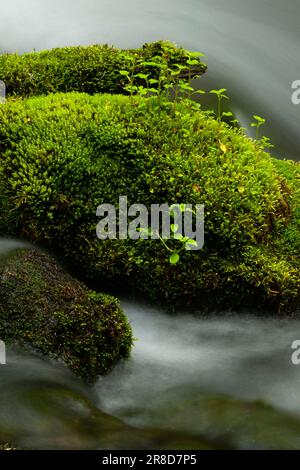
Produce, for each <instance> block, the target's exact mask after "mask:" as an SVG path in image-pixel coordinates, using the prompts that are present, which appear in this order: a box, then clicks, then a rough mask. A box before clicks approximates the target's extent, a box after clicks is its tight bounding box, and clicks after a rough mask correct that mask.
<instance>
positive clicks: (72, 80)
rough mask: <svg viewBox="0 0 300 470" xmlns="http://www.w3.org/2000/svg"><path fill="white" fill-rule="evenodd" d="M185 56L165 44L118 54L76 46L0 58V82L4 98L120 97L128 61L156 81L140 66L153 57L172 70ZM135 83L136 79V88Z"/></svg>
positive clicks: (104, 48)
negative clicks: (70, 94)
mask: <svg viewBox="0 0 300 470" xmlns="http://www.w3.org/2000/svg"><path fill="white" fill-rule="evenodd" d="M186 52H187V51H185V50H184V49H182V48H178V47H177V46H176V45H173V44H171V43H169V42H166V41H165V42H164V41H158V42H155V43H150V44H145V45H144V46H143V47H142V48H140V49H135V50H121V49H116V48H114V47H110V46H107V45H94V46H86V47H83V46H77V47H64V48H57V49H52V50H50V51H42V52H32V53H29V54H23V55H18V54H3V55H0V79H1V80H2V81H3V82H4V83H5V85H6V90H7V95H8V96H21V97H27V96H33V95H43V94H45V95H46V94H49V93H54V92H70V91H79V92H85V93H90V94H95V93H124V85H125V84H126V80H125V82H124V77H122V75H121V74H120V71H121V70H122V69H128V68H130V67H131V65H132V60H133V61H135V63H136V66H137V67H136V71H135V72H136V73H137V72H144V73H150V76H152V78H156V76H157V73H158V69H157V68H153V67H145V66H144V65H141V64H142V62H144V61H149V60H150V59H152V58H153V57H155V56H159V57H160V58H161V60H162V61H163V62H164V63H166V64H168V65H169V66H172V65H174V64H186V61H187V57H186ZM189 68H190V70H191V76H193V75H194V74H196V75H199V74H202V73H204V72H205V71H206V66H205V64H203V63H201V62H200V61H199V65H198V66H196V67H195V66H193V67H189ZM138 83H139V79H138V78H136V84H138Z"/></svg>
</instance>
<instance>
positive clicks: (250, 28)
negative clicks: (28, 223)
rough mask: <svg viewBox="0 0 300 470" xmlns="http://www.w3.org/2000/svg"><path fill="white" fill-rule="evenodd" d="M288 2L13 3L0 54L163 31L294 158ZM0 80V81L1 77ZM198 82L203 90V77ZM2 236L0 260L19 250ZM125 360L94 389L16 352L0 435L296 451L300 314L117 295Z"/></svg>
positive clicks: (207, 82) (297, 34)
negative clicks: (185, 305) (129, 341)
mask: <svg viewBox="0 0 300 470" xmlns="http://www.w3.org/2000/svg"><path fill="white" fill-rule="evenodd" d="M298 5H299V2H298V0H286V2H284V3H283V2H282V1H280V0H252V1H251V2H249V1H248V0H226V1H224V0H185V1H184V2H183V1H182V0H152V1H151V2H146V1H144V0H128V1H126V2H124V1H120V0H51V2H50V1H49V0H10V1H9V2H6V4H5V5H1V15H0V50H2V51H15V50H18V51H20V52H23V51H29V50H32V49H43V48H50V47H55V46H63V45H71V44H90V43H103V42H107V43H113V44H115V45H118V46H122V47H135V46H138V45H141V44H142V43H144V42H146V41H151V40H156V39H160V38H162V39H171V40H173V41H175V42H177V43H178V44H182V45H183V46H185V47H187V48H190V49H194V50H201V51H202V52H204V53H205V54H206V55H207V58H206V61H207V63H208V65H209V72H208V74H207V76H206V77H203V79H201V81H202V83H201V87H202V88H205V89H207V90H208V89H210V87H212V86H214V87H219V88H220V87H226V88H228V92H229V94H230V96H231V98H232V101H231V105H232V107H233V109H234V110H235V111H236V113H237V114H238V117H239V118H240V120H241V121H242V123H243V124H247V123H249V121H251V116H252V114H254V113H256V114H260V115H262V116H264V117H266V118H267V120H268V126H267V132H268V133H269V135H270V136H271V137H272V139H273V141H274V143H275V144H276V151H277V152H278V153H280V154H281V155H283V156H288V157H289V158H294V159H296V160H297V159H299V147H300V133H299V125H300V106H295V105H293V104H292V103H291V83H292V82H293V81H294V80H297V79H300V67H299V61H298V57H299V51H298V47H299V39H300V29H299V25H298V8H299V6H298ZM0 79H1V77H0ZM199 86H200V85H199ZM17 247H19V244H15V242H12V241H8V240H2V241H0V256H4V255H7V254H8V252H9V251H10V250H13V249H16V248H17ZM123 308H124V310H125V312H126V314H127V316H128V318H129V319H130V321H131V323H132V326H133V329H134V335H135V337H136V338H137V340H136V342H135V346H134V349H133V353H132V357H131V359H130V360H129V361H128V362H126V363H121V364H119V365H118V366H117V367H116V369H115V370H114V371H113V372H112V373H111V374H110V375H108V376H107V377H104V378H101V379H99V381H98V383H97V384H96V385H95V386H94V387H87V386H84V385H83V384H81V383H80V382H79V381H78V380H77V379H76V378H75V377H73V376H72V374H71V373H70V372H69V371H68V370H66V369H65V368H64V367H63V366H62V365H57V364H52V363H50V362H49V361H47V360H46V359H43V358H39V357H37V356H35V355H32V354H29V353H26V354H24V353H23V352H21V351H18V350H16V349H9V350H8V351H7V361H8V362H7V365H6V366H0V377H1V388H0V438H1V440H7V441H9V440H11V441H12V442H14V443H15V444H17V445H19V446H21V447H25V448H31V447H32V448H58V449H60V448H62V449H63V448H80V449H81V448H112V449H113V448H132V447H135V448H151V447H152V448H159V447H160V448H180V447H185V448H189V447H190V448H224V447H225V448H243V449H245V448H291V449H297V448H298V449H299V448H300V366H295V365H293V364H292V362H291V353H292V351H291V344H292V342H293V341H294V340H296V339H300V321H299V320H296V319H289V320H284V319H274V318H273V319H272V318H262V317H259V316H257V315H255V312H251V313H250V312H249V313H248V314H246V315H244V316H243V317H240V316H238V315H235V314H229V313H228V312H224V313H223V315H219V316H215V317H214V316H212V317H210V318H206V317H203V316H201V315H200V317H199V315H198V316H192V315H190V314H184V312H182V314H181V315H178V316H170V315H168V314H167V313H166V312H164V311H161V310H158V309H156V308H153V307H151V306H147V305H143V304H142V303H135V302H131V301H128V300H126V299H124V300H123Z"/></svg>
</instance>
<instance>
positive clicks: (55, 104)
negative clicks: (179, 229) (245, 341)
mask: <svg viewBox="0 0 300 470" xmlns="http://www.w3.org/2000/svg"><path fill="white" fill-rule="evenodd" d="M0 153H1V158H0V171H1V183H0V186H1V188H0V194H1V198H0V205H1V207H2V209H1V212H2V214H3V218H2V221H0V229H1V230H2V233H11V234H14V235H18V236H21V237H23V238H26V239H29V240H35V241H38V242H42V243H44V244H46V245H47V246H48V247H50V248H51V249H52V250H54V251H55V250H56V251H57V250H58V251H60V252H61V253H62V254H63V255H64V257H65V258H66V259H67V260H68V261H69V262H70V263H71V264H72V265H73V266H74V268H75V269H76V272H78V273H81V274H83V275H84V276H85V277H86V278H88V279H90V280H93V281H94V280H97V282H98V281H99V280H106V282H108V283H110V284H111V285H114V286H117V285H118V284H120V285H126V286H131V287H132V288H133V289H135V290H138V291H140V292H142V293H143V294H144V295H146V296H147V297H149V298H151V299H154V300H156V301H157V300H159V301H162V302H167V303H169V304H170V305H171V306H173V307H177V306H179V305H184V306H186V305H193V306H197V307H199V308H200V307H201V308H219V307H220V308H224V307H227V306H230V307H238V306H240V305H243V306H246V305H247V306H248V305H254V306H256V307H261V308H266V307H267V308H270V309H274V310H284V309H286V310H289V309H294V308H295V306H297V305H299V284H300V257H299V253H300V236H299V223H300V222H299V221H300V215H299V207H300V200H299V174H300V166H299V164H296V163H293V162H286V161H281V162H279V161H277V160H275V159H273V158H272V157H270V155H269V154H267V153H265V152H264V151H263V150H262V149H261V147H260V145H259V144H258V143H257V142H255V141H253V140H251V139H250V138H248V137H246V136H245V135H244V133H243V131H242V130H238V129H233V128H232V127H229V126H228V125H227V124H225V123H221V122H219V121H217V120H215V119H213V118H212V117H210V116H209V115H207V114H206V113H205V112H201V111H194V110H193V109H191V107H190V105H189V104H188V103H186V102H180V103H169V102H166V101H164V100H163V99H162V98H151V99H145V98H139V97H126V96H121V95H119V96H117V95H115V96H111V95H102V96H89V95H85V94H77V93H71V94H57V95H50V96H48V97H39V98H31V99H28V100H25V101H22V102H15V103H9V102H8V103H7V104H5V105H3V106H2V107H1V108H0ZM125 195H126V196H127V197H128V204H129V205H131V204H133V203H142V204H145V205H146V206H147V207H148V208H149V207H150V204H152V203H155V204H161V203H168V204H173V203H190V204H205V231H206V235H205V245H204V248H203V250H201V251H199V252H193V253H191V252H184V253H183V255H182V257H181V261H180V262H179V263H178V264H177V265H175V266H172V265H170V263H169V260H168V252H167V251H166V249H165V247H164V246H163V244H162V243H160V242H159V241H156V240H151V241H150V240H146V241H145V240H139V241H132V240H106V241H100V240H98V239H97V238H96V231H95V229H96V225H97V223H98V221H99V220H98V219H97V217H96V208H97V207H98V206H99V204H103V203H110V204H113V205H115V206H116V207H117V206H118V202H119V196H125ZM170 243H171V245H170V246H172V248H173V249H176V248H178V243H179V242H176V241H173V242H170Z"/></svg>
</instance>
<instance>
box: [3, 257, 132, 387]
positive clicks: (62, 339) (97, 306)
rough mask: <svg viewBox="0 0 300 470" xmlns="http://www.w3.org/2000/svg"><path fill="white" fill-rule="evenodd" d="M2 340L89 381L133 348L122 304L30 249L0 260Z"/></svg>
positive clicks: (110, 367) (125, 355) (124, 356)
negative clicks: (33, 352)
mask: <svg viewBox="0 0 300 470" xmlns="http://www.w3.org/2000/svg"><path fill="white" fill-rule="evenodd" d="M0 337H1V338H2V340H4V341H5V342H6V343H7V344H10V343H13V344H17V345H19V346H25V347H28V346H29V347H30V348H33V349H35V350H37V351H38V352H40V353H42V354H45V355H48V356H50V357H51V358H53V359H57V360H60V361H63V362H64V363H65V364H66V365H67V366H68V367H69V368H70V369H71V370H72V371H73V372H75V373H76V374H77V375H79V376H80V377H81V378H83V379H84V380H86V381H88V382H93V381H94V380H95V379H96V378H97V376H98V375H100V374H105V373H107V372H109V371H110V370H111V369H112V368H113V366H114V365H115V364H116V362H117V361H118V360H120V359H122V358H127V357H128V356H129V354H130V349H131V344H132V335H131V328H130V325H129V323H128V321H127V319H126V317H125V316H124V314H123V312H122V310H121V308H120V305H119V302H118V300H116V299H115V298H113V297H111V296H108V295H105V294H96V293H95V292H93V291H90V290H88V289H87V288H86V287H85V286H84V285H83V284H81V283H79V282H78V281H76V280H74V279H73V278H72V277H71V276H70V275H69V274H67V273H65V271H64V270H63V269H62V268H61V267H60V266H59V265H58V264H57V263H56V261H54V260H53V259H52V258H50V257H49V256H47V255H45V254H43V253H40V252H38V251H35V250H28V249H22V250H17V251H16V252H15V253H14V254H12V255H9V256H7V257H5V258H4V259H1V260H0Z"/></svg>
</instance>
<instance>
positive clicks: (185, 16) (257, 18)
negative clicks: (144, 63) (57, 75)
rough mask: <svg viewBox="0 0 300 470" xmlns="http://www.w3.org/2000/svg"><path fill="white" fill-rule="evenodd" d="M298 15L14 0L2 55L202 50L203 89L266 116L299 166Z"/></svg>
mask: <svg viewBox="0 0 300 470" xmlns="http://www.w3.org/2000/svg"><path fill="white" fill-rule="evenodd" d="M298 17H299V1H298V0H286V1H285V2H282V1H281V0H251V2H250V1H249V0H152V1H151V2H148V1H146V0H127V1H126V2H124V0H10V1H9V2H5V3H4V2H3V5H1V15H0V50H2V51H15V50H18V51H20V52H23V51H30V50H33V49H43V48H51V47H56V46H64V45H75V44H91V43H109V44H115V45H117V46H121V47H136V46H139V45H141V44H143V43H144V42H146V41H152V40H157V39H170V40H173V41H175V42H177V43H178V44H180V45H183V46H185V47H186V48H189V49H192V50H201V51H202V52H204V53H205V54H206V56H207V57H206V62H207V63H208V65H209V72H208V74H207V76H206V77H205V78H204V79H203V80H202V82H201V87H203V88H204V89H206V90H209V89H210V88H211V87H212V86H214V87H218V88H221V87H225V88H228V93H229V95H230V97H231V98H232V101H231V106H232V108H233V110H234V111H235V112H236V113H237V116H238V118H239V119H240V121H241V122H242V123H243V124H244V125H248V124H249V122H250V121H252V120H253V119H252V115H253V114H259V115H261V116H264V117H265V118H266V119H267V120H268V126H267V128H266V133H267V134H268V135H270V136H271V138H272V141H273V142H274V143H275V145H276V149H275V151H276V152H277V153H278V154H279V155H281V156H285V157H288V158H293V159H296V160H299V159H300V157H299V155H300V153H299V146H300V133H299V126H300V105H293V104H292V102H291V94H292V91H291V84H292V82H293V81H295V80H300V66H299V47H300V28H299V25H298V23H299V22H298ZM0 79H1V77H0Z"/></svg>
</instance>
